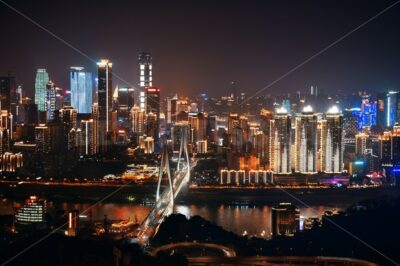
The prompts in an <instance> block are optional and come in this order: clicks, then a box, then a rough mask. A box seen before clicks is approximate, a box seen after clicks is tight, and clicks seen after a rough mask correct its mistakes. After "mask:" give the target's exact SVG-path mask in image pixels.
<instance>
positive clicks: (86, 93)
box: [70, 67, 93, 114]
mask: <svg viewBox="0 0 400 266" xmlns="http://www.w3.org/2000/svg"><path fill="white" fill-rule="evenodd" d="M70 89H71V96H70V97H71V106H72V107H74V108H75V109H76V110H77V111H78V113H79V114H90V113H91V112H92V104H93V78H92V73H90V72H85V71H84V68H83V67H71V70H70Z"/></svg>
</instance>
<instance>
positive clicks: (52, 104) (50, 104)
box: [46, 80, 56, 121]
mask: <svg viewBox="0 0 400 266" xmlns="http://www.w3.org/2000/svg"><path fill="white" fill-rule="evenodd" d="M55 110H56V88H55V86H54V83H53V82H52V81H51V80H50V81H49V82H48V83H47V85H46V111H47V121H51V120H53V118H54V111H55Z"/></svg>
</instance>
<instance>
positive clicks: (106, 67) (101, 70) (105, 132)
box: [97, 59, 113, 152]
mask: <svg viewBox="0 0 400 266" xmlns="http://www.w3.org/2000/svg"><path fill="white" fill-rule="evenodd" d="M97 66H98V73H97V74H98V89H97V98H98V107H97V108H98V126H97V130H98V133H97V138H98V141H97V143H98V146H99V151H100V152H105V151H107V146H108V145H109V144H110V141H111V112H112V96H113V90H112V63H111V62H109V61H108V60H107V59H102V60H101V61H100V62H99V63H97Z"/></svg>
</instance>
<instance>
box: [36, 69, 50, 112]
mask: <svg viewBox="0 0 400 266" xmlns="http://www.w3.org/2000/svg"><path fill="white" fill-rule="evenodd" d="M47 83H49V74H48V73H47V72H46V69H38V70H37V71H36V80H35V104H37V106H38V111H40V112H45V111H47V109H46V96H47V93H46V86H47Z"/></svg>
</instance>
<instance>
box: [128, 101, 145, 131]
mask: <svg viewBox="0 0 400 266" xmlns="http://www.w3.org/2000/svg"><path fill="white" fill-rule="evenodd" d="M131 121H132V132H133V133H136V134H139V135H142V134H143V133H144V122H145V114H144V111H142V110H141V109H140V107H139V106H134V107H132V109H131Z"/></svg>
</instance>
